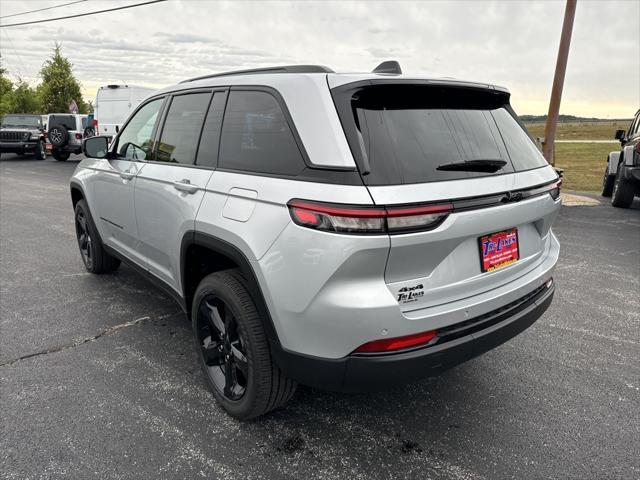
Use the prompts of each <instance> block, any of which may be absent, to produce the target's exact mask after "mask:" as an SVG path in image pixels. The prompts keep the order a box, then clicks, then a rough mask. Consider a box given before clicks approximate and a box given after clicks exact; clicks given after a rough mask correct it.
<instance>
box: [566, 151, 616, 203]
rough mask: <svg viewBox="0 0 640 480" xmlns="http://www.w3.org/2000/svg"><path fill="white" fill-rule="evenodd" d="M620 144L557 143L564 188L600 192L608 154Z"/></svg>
mask: <svg viewBox="0 0 640 480" xmlns="http://www.w3.org/2000/svg"><path fill="white" fill-rule="evenodd" d="M619 148H620V146H619V145H616V144H613V143H612V144H608V143H556V144H555V159H556V167H558V168H563V169H564V179H563V185H562V187H563V188H566V189H567V190H580V191H586V192H599V191H600V190H601V188H602V175H603V174H604V169H605V166H606V165H607V155H609V152H612V151H614V150H616V149H619Z"/></svg>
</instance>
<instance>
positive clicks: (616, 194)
mask: <svg viewBox="0 0 640 480" xmlns="http://www.w3.org/2000/svg"><path fill="white" fill-rule="evenodd" d="M623 168H624V165H623V164H622V162H621V163H620V165H618V172H617V173H616V178H615V182H614V184H613V192H612V194H611V205H613V206H614V207H618V208H629V207H630V206H631V204H632V203H633V196H634V188H633V184H632V183H631V182H629V181H627V180H625V179H624V178H622V169H623Z"/></svg>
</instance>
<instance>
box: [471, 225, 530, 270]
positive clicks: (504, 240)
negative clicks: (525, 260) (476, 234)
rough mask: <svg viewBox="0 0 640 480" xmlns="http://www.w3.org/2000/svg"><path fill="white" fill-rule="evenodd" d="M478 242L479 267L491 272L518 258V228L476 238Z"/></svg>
mask: <svg viewBox="0 0 640 480" xmlns="http://www.w3.org/2000/svg"><path fill="white" fill-rule="evenodd" d="M478 242H479V244H480V268H481V269H482V271H483V272H491V271H493V270H496V269H498V268H502V267H506V266H507V265H510V264H512V263H514V262H517V261H518V259H519V258H520V254H519V252H518V229H517V228H511V229H509V230H504V231H502V232H496V233H491V234H489V235H484V236H482V237H480V238H478Z"/></svg>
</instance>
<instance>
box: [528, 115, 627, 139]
mask: <svg viewBox="0 0 640 480" xmlns="http://www.w3.org/2000/svg"><path fill="white" fill-rule="evenodd" d="M630 123H631V121H630V120H624V121H620V120H619V121H606V122H605V121H603V122H581V123H559V124H558V129H557V130H556V140H613V139H614V138H613V135H614V134H615V133H616V130H618V129H622V130H626V129H628V128H629V124H630ZM526 126H527V130H529V132H530V133H531V135H532V136H533V137H534V138H536V137H539V138H544V123H527V124H526Z"/></svg>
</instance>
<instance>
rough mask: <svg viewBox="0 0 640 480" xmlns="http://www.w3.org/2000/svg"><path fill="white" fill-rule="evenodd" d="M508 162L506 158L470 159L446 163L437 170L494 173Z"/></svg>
mask: <svg viewBox="0 0 640 480" xmlns="http://www.w3.org/2000/svg"><path fill="white" fill-rule="evenodd" d="M506 164H507V162H506V161H504V160H468V161H466V162H456V163H445V164H443V165H438V167H437V168H436V170H445V171H449V172H486V173H494V172H497V171H498V170H500V169H501V168H502V167H504V166H505V165H506Z"/></svg>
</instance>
